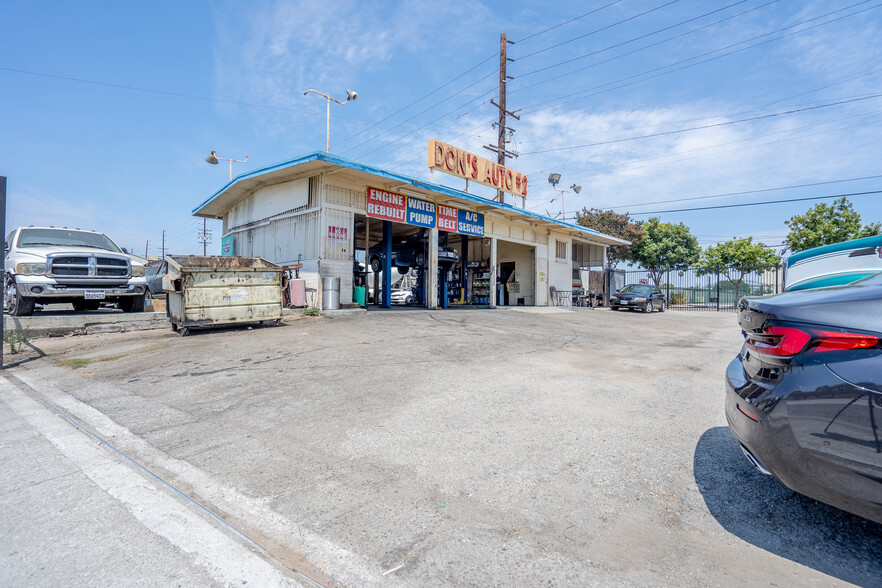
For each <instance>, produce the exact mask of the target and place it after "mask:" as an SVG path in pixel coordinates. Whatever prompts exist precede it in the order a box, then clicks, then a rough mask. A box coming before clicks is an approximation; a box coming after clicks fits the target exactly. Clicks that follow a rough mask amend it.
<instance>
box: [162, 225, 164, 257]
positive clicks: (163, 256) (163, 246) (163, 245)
mask: <svg viewBox="0 0 882 588" xmlns="http://www.w3.org/2000/svg"><path fill="white" fill-rule="evenodd" d="M162 258H163V259H165V229H162Z"/></svg>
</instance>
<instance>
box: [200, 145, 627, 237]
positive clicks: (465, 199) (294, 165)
mask: <svg viewBox="0 0 882 588" xmlns="http://www.w3.org/2000/svg"><path fill="white" fill-rule="evenodd" d="M328 172H334V174H335V175H336V174H340V175H343V176H344V177H347V179H350V180H351V181H354V182H360V183H364V184H365V185H371V184H377V183H379V182H382V183H383V184H384V185H389V186H390V187H389V189H390V190H391V191H395V190H399V189H401V188H405V189H406V190H407V193H408V194H411V195H415V196H423V197H427V198H430V199H432V200H434V201H435V202H437V203H439V204H449V205H451V206H456V207H458V208H464V209H467V210H468V209H470V210H473V211H475V212H481V213H484V214H485V215H487V214H489V215H491V216H497V215H498V216H502V217H505V218H506V219H508V220H512V221H523V222H526V223H527V224H530V225H533V226H535V227H539V228H546V229H550V230H553V231H555V232H556V233H563V234H566V235H569V236H571V237H574V238H577V239H579V240H581V241H585V242H588V243H594V244H598V245H629V244H630V241H626V240H625V239H619V238H618V237H613V236H611V235H606V234H604V233H601V232H599V231H595V230H594V229H589V228H587V227H582V226H579V225H575V224H571V223H567V222H564V221H560V220H557V219H553V218H550V217H547V216H543V215H541V214H537V213H535V212H531V211H529V210H524V209H521V208H517V207H515V206H512V205H510V204H506V203H503V202H497V201H495V200H489V199H487V198H483V197H481V196H476V195H474V194H469V193H468V192H463V191H461V190H456V189H454V188H449V187H447V186H442V185H440V184H433V183H431V182H425V181H423V180H418V179H416V178H411V177H408V176H405V175H402V174H399V173H395V172H390V171H387V170H384V169H381V168H378V167H374V166H370V165H366V164H363V163H358V162H356V161H352V160H349V159H345V158H342V157H339V156H336V155H331V154H329V153H324V152H322V151H316V152H315V153H310V154H309V155H304V156H303V157H298V158H295V159H290V160H288V161H283V162H281V163H276V164H273V165H270V166H267V167H264V168H261V169H257V170H254V171H251V172H247V173H244V174H241V175H239V176H236V177H235V178H233V180H231V181H230V182H229V183H228V184H227V185H225V186H224V187H223V188H221V189H220V190H218V191H217V192H215V193H214V194H213V195H212V196H211V197H210V198H209V199H208V200H206V201H205V202H203V203H202V204H200V205H199V206H197V207H196V208H195V209H194V210H193V215H194V216H199V217H204V218H222V217H223V215H225V214H226V213H227V212H229V211H230V210H231V209H232V208H233V207H234V206H236V205H237V204H238V203H240V202H242V201H243V200H245V199H246V198H248V197H249V196H250V195H251V194H253V193H254V192H255V191H257V190H259V189H260V188H264V187H267V186H272V185H275V184H281V183H284V182H290V181H293V180H296V179H300V178H308V177H311V176H316V175H319V174H324V173H328Z"/></svg>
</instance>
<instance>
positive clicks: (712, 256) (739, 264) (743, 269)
mask: <svg viewBox="0 0 882 588" xmlns="http://www.w3.org/2000/svg"><path fill="white" fill-rule="evenodd" d="M779 261H780V258H779V257H778V256H777V255H776V254H775V252H774V251H772V250H770V249H767V248H766V247H764V246H763V244H762V243H754V242H753V237H747V238H740V239H739V238H736V237H733V238H731V239H729V240H728V241H724V242H723V243H717V244H716V245H711V246H710V247H708V248H707V249H705V250H704V252H703V253H702V254H701V259H700V260H699V262H698V274H699V275H709V274H716V273H721V274H723V275H724V276H726V279H727V280H728V282H729V283H730V284H731V285H732V286H734V290H735V299H736V300H737V299H738V297H739V296H740V294H741V284H742V283H743V282H744V278H745V276H747V275H748V274H750V273H752V272H755V271H757V270H762V269H763V268H767V267H769V266H772V265H776V264H777V263H778V262H779ZM723 283H724V282H720V284H721V285H722V284H723Z"/></svg>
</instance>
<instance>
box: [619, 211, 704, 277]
mask: <svg viewBox="0 0 882 588" xmlns="http://www.w3.org/2000/svg"><path fill="white" fill-rule="evenodd" d="M641 228H642V229H643V239H641V241H640V242H639V243H638V244H637V245H636V246H634V248H633V249H632V251H631V257H630V259H631V260H633V261H636V262H639V263H640V265H642V266H643V267H644V269H646V271H648V272H649V276H650V277H651V278H652V281H653V282H654V283H655V285H656V286H658V285H659V283H661V278H662V276H663V275H664V273H665V272H666V271H667V270H671V269H682V268H686V267H689V266H690V265H692V264H694V263H695V262H697V261H698V258H699V256H700V255H701V247H699V246H698V239H696V238H695V236H693V235H692V233H690V232H689V227H687V226H686V225H684V224H683V223H679V224H676V225H675V224H672V223H663V222H661V220H659V219H658V218H655V217H653V218H651V219H649V220H648V221H646V222H644V223H643V225H642V227H641Z"/></svg>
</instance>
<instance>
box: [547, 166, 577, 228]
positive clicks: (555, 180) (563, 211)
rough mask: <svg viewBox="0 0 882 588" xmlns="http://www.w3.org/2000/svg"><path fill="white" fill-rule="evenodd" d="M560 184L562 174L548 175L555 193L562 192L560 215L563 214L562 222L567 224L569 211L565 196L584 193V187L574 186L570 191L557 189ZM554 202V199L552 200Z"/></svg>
mask: <svg viewBox="0 0 882 588" xmlns="http://www.w3.org/2000/svg"><path fill="white" fill-rule="evenodd" d="M559 182H560V174H555V173H552V174H549V175H548V183H549V184H551V188H552V189H553V190H554V191H555V192H560V214H561V218H562V220H563V221H564V222H566V221H567V209H566V206H565V205H564V194H566V193H567V192H571V191H572V192H575V193H576V194H578V193H579V192H581V191H582V186H577V185H576V184H573V185H572V186H570V189H569V190H564V189H560V188H558V187H557V184H558V183H559ZM552 202H554V199H552Z"/></svg>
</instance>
